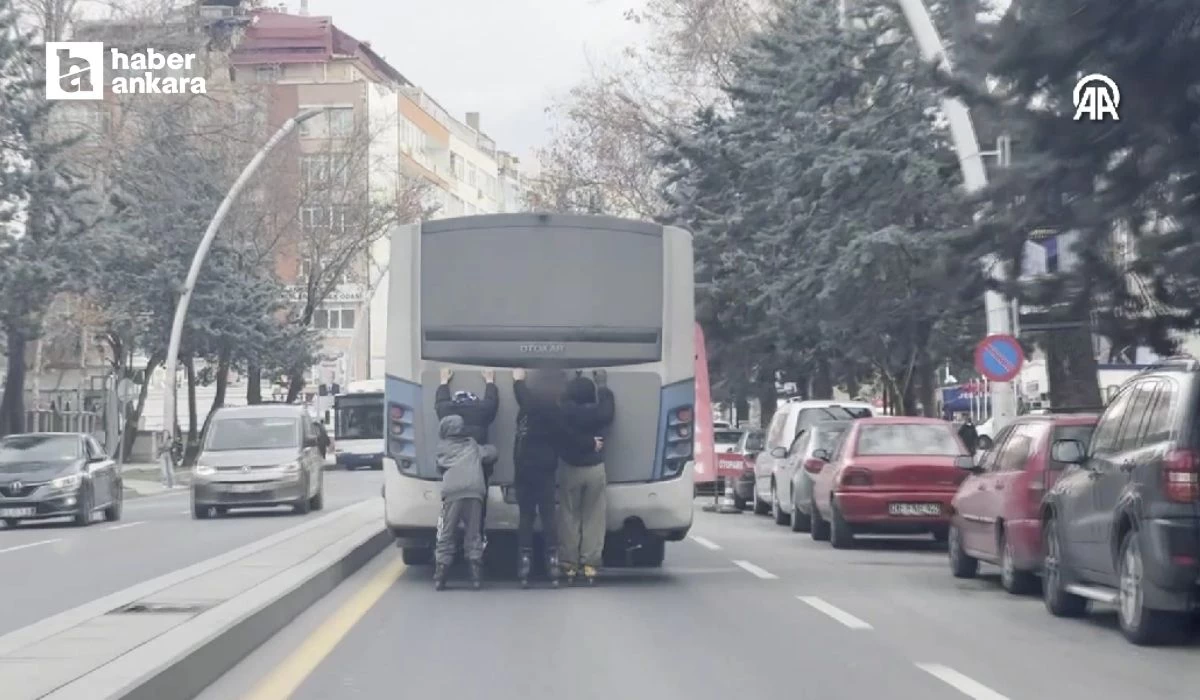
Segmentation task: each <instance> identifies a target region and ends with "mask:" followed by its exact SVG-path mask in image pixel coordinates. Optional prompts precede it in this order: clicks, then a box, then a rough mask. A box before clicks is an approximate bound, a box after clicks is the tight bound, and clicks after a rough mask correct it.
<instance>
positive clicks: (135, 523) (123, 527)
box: [104, 520, 146, 532]
mask: <svg viewBox="0 0 1200 700" xmlns="http://www.w3.org/2000/svg"><path fill="white" fill-rule="evenodd" d="M145 524H146V521H145V520H138V521H137V522H132V523H123V524H121V525H113V526H112V527H106V528H104V529H105V530H106V531H108V532H112V531H113V530H124V529H125V528H127V527H135V526H137V525H145Z"/></svg>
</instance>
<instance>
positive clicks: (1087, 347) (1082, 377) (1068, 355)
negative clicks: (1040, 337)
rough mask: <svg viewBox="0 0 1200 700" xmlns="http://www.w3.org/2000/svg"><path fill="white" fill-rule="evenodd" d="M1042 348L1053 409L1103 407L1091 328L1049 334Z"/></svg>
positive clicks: (1084, 327)
mask: <svg viewBox="0 0 1200 700" xmlns="http://www.w3.org/2000/svg"><path fill="white" fill-rule="evenodd" d="M1041 345H1042V348H1043V350H1044V351H1045V353H1046V378H1047V380H1048V381H1049V382H1050V405H1051V406H1052V407H1053V408H1056V409H1060V408H1078V409H1091V408H1096V407H1099V406H1102V405H1104V400H1103V398H1102V397H1101V396H1100V381H1099V378H1098V374H1097V372H1098V368H1097V366H1096V356H1095V354H1094V353H1093V350H1092V332H1091V328H1090V327H1088V326H1083V327H1080V328H1074V329H1071V330H1063V331H1057V332H1053V333H1047V334H1046V336H1045V339H1044V341H1043V342H1042V343H1041Z"/></svg>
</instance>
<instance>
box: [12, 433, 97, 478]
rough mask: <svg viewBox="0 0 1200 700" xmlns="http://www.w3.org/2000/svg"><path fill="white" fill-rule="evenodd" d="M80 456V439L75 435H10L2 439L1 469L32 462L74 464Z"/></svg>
mask: <svg viewBox="0 0 1200 700" xmlns="http://www.w3.org/2000/svg"><path fill="white" fill-rule="evenodd" d="M80 455H81V452H80V445H79V438H77V437H75V436H74V435H10V436H8V437H6V438H3V439H0V468H3V467H4V466H5V465H7V466H8V467H14V466H17V465H21V464H28V463H30V462H73V461H75V460H77V459H79V457H80ZM6 471H12V469H7V470H6Z"/></svg>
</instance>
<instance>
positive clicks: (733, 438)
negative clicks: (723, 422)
mask: <svg viewBox="0 0 1200 700" xmlns="http://www.w3.org/2000/svg"><path fill="white" fill-rule="evenodd" d="M741 439H742V431H740V430H717V431H715V432H714V433H713V442H715V443H717V444H718V445H736V444H737V443H738V440H741Z"/></svg>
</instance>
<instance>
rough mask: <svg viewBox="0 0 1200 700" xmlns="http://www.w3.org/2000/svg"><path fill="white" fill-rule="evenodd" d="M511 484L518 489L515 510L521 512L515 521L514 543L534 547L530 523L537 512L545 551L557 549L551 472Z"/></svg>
mask: <svg viewBox="0 0 1200 700" xmlns="http://www.w3.org/2000/svg"><path fill="white" fill-rule="evenodd" d="M514 485H515V486H516V488H517V509H518V510H519V511H520V514H521V515H520V520H519V521H518V523H517V546H518V547H520V548H521V549H523V550H526V551H528V550H532V549H533V524H534V522H535V521H536V520H537V517H538V516H539V515H540V516H541V518H542V536H543V537H544V538H545V540H546V551H547V552H549V551H550V550H552V549H555V548H557V547H558V531H557V529H556V524H557V518H556V517H555V501H556V499H557V494H556V486H557V484H556V483H555V474H554V472H553V471H551V472H550V473H548V474H545V475H539V476H538V477H536V478H534V479H523V480H521V481H518V482H516V484H514Z"/></svg>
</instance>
